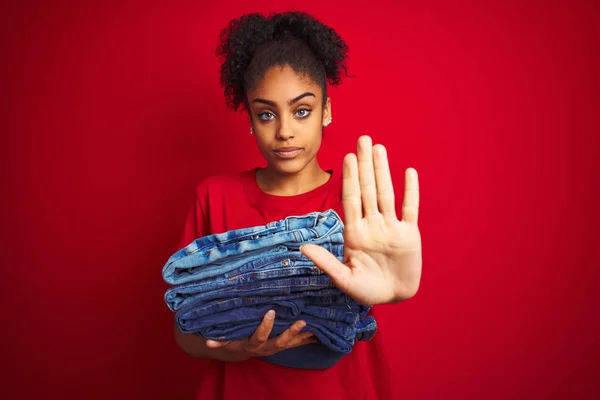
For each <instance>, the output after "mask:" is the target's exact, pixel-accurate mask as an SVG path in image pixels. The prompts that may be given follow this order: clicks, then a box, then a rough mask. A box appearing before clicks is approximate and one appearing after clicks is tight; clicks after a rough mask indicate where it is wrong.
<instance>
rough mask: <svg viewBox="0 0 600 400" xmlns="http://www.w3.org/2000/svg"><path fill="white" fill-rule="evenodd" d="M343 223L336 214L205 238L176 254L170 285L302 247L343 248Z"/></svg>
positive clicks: (168, 270)
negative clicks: (332, 245)
mask: <svg viewBox="0 0 600 400" xmlns="http://www.w3.org/2000/svg"><path fill="white" fill-rule="evenodd" d="M343 229H344V226H343V222H342V221H341V219H340V217H339V216H338V215H337V213H336V212H335V211H333V210H329V211H326V212H322V213H321V212H314V213H310V214H306V215H304V216H299V217H288V218H286V219H284V220H281V221H275V222H271V223H269V224H267V225H265V226H259V227H253V228H244V229H237V230H233V231H229V232H225V233H220V234H214V235H210V236H205V237H202V238H199V239H196V240H194V241H193V242H192V243H190V244H189V245H187V246H186V247H184V248H183V249H181V250H179V251H177V252H176V253H175V254H173V255H172V256H171V257H170V258H169V260H168V261H167V263H166V265H165V266H164V268H163V272H162V274H163V279H164V280H165V282H167V283H168V284H170V285H179V284H183V283H186V282H193V281H201V280H203V279H206V278H210V277H216V276H220V275H222V274H225V273H227V272H229V271H232V270H235V269H237V268H238V267H239V266H240V265H243V264H246V263H248V261H250V260H252V259H256V258H262V257H264V256H266V255H272V254H277V253H280V252H285V251H289V250H298V249H299V248H300V246H301V245H303V244H307V243H313V244H319V245H322V244H326V243H330V244H343V243H344V235H343Z"/></svg>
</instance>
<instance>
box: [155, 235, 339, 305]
mask: <svg viewBox="0 0 600 400" xmlns="http://www.w3.org/2000/svg"><path fill="white" fill-rule="evenodd" d="M321 246H322V247H323V248H325V249H327V250H328V251H329V252H331V253H332V254H333V255H335V256H336V257H337V258H338V259H339V260H343V257H344V246H343V245H341V244H331V243H324V244H322V245H321ZM333 287H334V285H333V282H332V281H331V278H329V276H327V275H325V274H324V273H323V271H321V270H320V269H319V268H318V267H316V266H315V264H314V263H313V262H312V260H310V259H309V258H308V257H306V256H304V255H303V254H302V253H301V252H300V251H299V250H295V251H289V250H288V251H286V252H282V253H279V254H271V253H267V254H263V256H262V257H261V256H260V255H259V256H256V257H252V258H251V259H250V260H249V261H248V262H247V263H246V264H241V265H239V266H238V267H237V268H236V269H235V270H230V271H229V272H227V273H224V274H222V275H221V276H216V277H210V278H205V279H203V280H201V281H197V282H189V283H186V284H182V285H178V286H175V287H172V288H170V289H169V290H167V291H166V293H165V302H166V303H167V306H168V307H169V309H170V310H171V311H178V310H180V309H181V308H183V307H185V306H186V304H189V303H191V302H193V303H196V304H197V302H198V301H208V300H215V299H228V298H231V297H240V296H253V295H262V296H283V295H290V294H292V293H296V292H304V291H314V290H317V289H327V288H333Z"/></svg>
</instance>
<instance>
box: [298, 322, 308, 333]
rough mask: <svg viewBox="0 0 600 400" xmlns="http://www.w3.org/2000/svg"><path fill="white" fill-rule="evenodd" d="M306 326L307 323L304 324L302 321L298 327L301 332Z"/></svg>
mask: <svg viewBox="0 0 600 400" xmlns="http://www.w3.org/2000/svg"><path fill="white" fill-rule="evenodd" d="M305 326H306V322H304V321H300V322H299V323H298V325H297V327H298V330H299V331H300V330H302V329H304V327H305Z"/></svg>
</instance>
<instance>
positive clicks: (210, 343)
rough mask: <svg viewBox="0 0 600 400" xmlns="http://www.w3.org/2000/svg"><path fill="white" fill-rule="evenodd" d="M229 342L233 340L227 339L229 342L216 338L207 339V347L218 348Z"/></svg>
mask: <svg viewBox="0 0 600 400" xmlns="http://www.w3.org/2000/svg"><path fill="white" fill-rule="evenodd" d="M229 343H231V341H227V342H217V341H216V340H211V339H209V340H207V341H206V347H209V348H211V349H218V348H219V347H223V346H226V345H228V344H229Z"/></svg>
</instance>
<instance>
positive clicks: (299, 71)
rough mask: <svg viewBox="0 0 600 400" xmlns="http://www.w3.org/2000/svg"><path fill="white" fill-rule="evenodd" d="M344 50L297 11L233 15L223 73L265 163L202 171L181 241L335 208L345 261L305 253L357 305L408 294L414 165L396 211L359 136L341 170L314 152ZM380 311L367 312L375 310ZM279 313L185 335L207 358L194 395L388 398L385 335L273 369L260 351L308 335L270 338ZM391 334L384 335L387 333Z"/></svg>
mask: <svg viewBox="0 0 600 400" xmlns="http://www.w3.org/2000/svg"><path fill="white" fill-rule="evenodd" d="M346 51H347V47H346V45H345V43H344V42H343V41H342V39H341V38H340V37H339V36H338V34H337V33H336V32H335V31H334V30H333V29H331V28H329V27H327V26H325V25H323V24H321V23H320V22H318V21H316V20H315V19H313V18H312V17H310V16H308V15H306V14H303V13H284V14H275V15H273V16H271V17H268V18H267V17H264V16H262V15H259V14H251V15H245V16H242V17H241V18H239V19H236V20H233V21H231V23H230V25H229V26H228V27H227V28H226V29H225V30H224V31H223V32H222V34H221V44H220V46H219V48H218V54H219V55H220V56H222V57H223V59H224V61H223V64H222V67H221V82H222V84H223V86H224V88H225V95H226V99H227V102H228V105H229V106H230V107H231V108H232V109H234V110H238V109H239V108H243V109H244V110H246V111H247V112H248V116H249V121H250V124H251V128H250V133H251V134H253V135H255V137H256V143H257V145H258V148H259V150H260V152H261V154H262V155H263V157H264V158H265V160H266V162H267V166H266V167H265V168H256V169H253V170H250V171H245V172H242V173H236V174H227V175H221V176H215V177H210V178H207V179H205V180H204V181H203V182H201V183H200V184H199V185H198V187H197V193H196V194H197V199H196V202H195V204H194V205H193V207H192V209H191V212H190V214H189V216H188V219H187V222H186V227H185V232H184V235H183V237H182V239H181V242H180V247H183V246H185V245H187V244H188V243H190V242H192V241H193V240H194V239H195V238H198V237H202V236H206V235H209V234H213V233H220V232H225V231H229V230H234V229H239V228H245V227H250V226H258V225H264V224H266V223H268V222H271V221H276V220H281V219H284V218H285V217H287V216H289V215H303V214H306V213H309V212H314V211H325V210H327V209H330V208H331V209H334V210H335V211H336V212H337V213H338V214H339V215H340V216H342V218H343V219H344V222H345V230H344V243H345V254H344V260H345V262H344V263H341V262H340V261H338V259H337V258H336V257H334V256H333V255H332V254H330V253H328V252H327V251H326V250H325V249H323V248H322V247H319V246H315V245H305V246H303V247H302V249H301V251H302V252H303V254H304V255H306V256H307V257H309V258H310V259H312V260H313V261H314V263H315V264H316V265H317V266H318V267H319V268H321V269H322V270H323V271H324V272H325V273H327V274H328V275H329V276H330V277H331V278H332V280H333V281H334V283H335V284H336V286H337V287H339V288H340V289H341V290H342V291H344V292H345V293H346V294H348V295H349V296H350V297H352V298H353V299H355V300H356V301H358V302H360V303H363V304H365V305H375V304H382V303H393V302H399V301H402V300H406V299H409V298H411V297H412V296H414V294H415V293H416V292H417V289H418V287H419V282H420V277H421V238H420V233H419V229H418V226H417V216H418V205H419V191H418V180H417V174H416V171H415V170H414V169H411V168H409V169H407V171H406V176H405V185H406V187H405V193H404V200H403V206H402V216H401V217H402V220H398V218H397V216H396V211H395V205H394V192H393V187H392V181H391V177H390V171H389V166H388V161H387V155H386V150H385V148H384V147H383V146H381V145H375V146H373V145H372V142H371V139H370V138H369V137H367V136H363V137H361V138H360V139H359V141H358V151H357V155H355V154H348V155H347V156H346V157H345V158H344V163H343V174H340V172H339V171H336V170H334V171H324V170H323V169H322V168H321V167H320V166H319V162H318V160H317V153H318V151H319V148H320V145H321V139H322V128H323V127H325V126H327V125H329V124H330V123H331V122H332V118H331V115H332V106H331V100H330V99H329V98H328V97H327V83H328V82H329V83H330V84H338V83H340V80H341V74H342V72H345V71H346V69H345V60H346ZM378 312H379V311H378V310H377V308H375V309H373V315H375V316H376V317H377V315H378V314H377V313H378ZM274 318H276V316H275V315H273V313H272V312H269V313H267V315H265V317H264V319H263V321H262V323H261V325H260V326H259V327H258V329H257V330H256V332H255V333H254V335H252V337H249V338H246V339H244V340H238V341H233V342H227V343H220V342H215V341H211V340H208V341H207V340H205V339H203V338H201V337H198V336H194V335H186V334H182V333H181V332H180V331H179V329H177V328H175V339H176V342H177V343H178V345H179V346H180V347H181V348H182V349H183V350H184V351H185V352H186V353H188V354H190V355H192V356H194V357H197V358H199V359H203V363H204V365H203V368H199V369H198V375H199V380H200V382H201V387H200V393H199V395H198V398H201V399H207V400H208V399H236V400H237V399H240V398H248V396H249V398H257V399H258V398H260V399H270V398H273V399H295V398H298V399H307V398H310V399H321V398H323V399H325V398H327V399H338V398H353V399H354V398H357V399H358V398H359V399H387V398H391V397H392V396H393V395H392V392H391V391H390V388H389V387H388V380H387V378H386V372H387V369H386V367H385V365H386V357H389V356H390V355H389V354H387V352H386V350H385V343H384V340H383V339H384V338H385V337H386V333H384V334H380V335H375V338H373V340H371V341H370V342H369V343H364V342H359V343H357V344H356V345H355V346H354V349H353V351H352V353H350V354H349V355H347V356H346V357H344V358H343V359H342V360H341V361H340V362H339V363H338V364H336V365H335V366H334V367H332V368H329V369H326V370H319V371H315V370H302V369H293V368H286V367H281V366H279V365H275V364H272V363H269V362H267V361H264V360H262V359H259V357H263V356H269V355H273V354H275V353H278V352H281V351H285V350H287V349H291V348H295V347H298V346H303V345H305V344H308V343H312V342H314V338H312V337H311V334H310V332H304V333H300V331H301V330H302V328H303V327H304V326H305V323H304V322H303V321H296V322H295V323H294V324H293V325H292V326H291V327H290V328H289V329H288V330H287V331H286V332H284V333H283V334H282V335H280V336H278V337H274V338H271V339H269V334H270V331H271V328H272V325H273V320H274ZM393 336H394V334H388V335H387V337H393Z"/></svg>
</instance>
